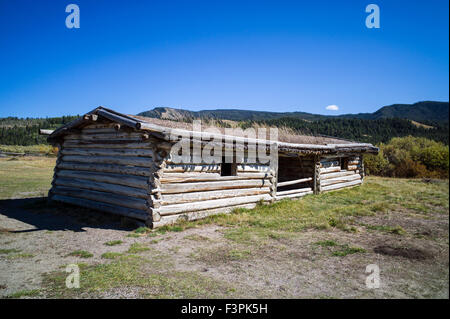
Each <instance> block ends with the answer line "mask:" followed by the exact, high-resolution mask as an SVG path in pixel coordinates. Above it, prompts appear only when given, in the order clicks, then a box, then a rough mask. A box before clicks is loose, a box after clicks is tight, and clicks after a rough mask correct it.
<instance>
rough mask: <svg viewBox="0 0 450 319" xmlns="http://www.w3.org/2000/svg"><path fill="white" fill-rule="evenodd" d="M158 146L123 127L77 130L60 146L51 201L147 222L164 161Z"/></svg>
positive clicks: (50, 195)
mask: <svg viewBox="0 0 450 319" xmlns="http://www.w3.org/2000/svg"><path fill="white" fill-rule="evenodd" d="M155 145H156V143H155V140H153V139H151V138H149V137H148V136H146V135H145V134H142V133H139V132H134V131H133V130H131V129H128V128H120V125H118V124H112V123H109V124H108V123H103V124H102V123H96V124H90V125H87V126H85V127H84V128H82V129H80V130H77V131H74V132H72V133H71V134H68V135H66V136H65V137H64V141H63V142H62V144H61V145H60V150H59V154H58V159H57V163H56V167H55V172H54V178H53V182H52V188H51V190H50V192H49V198H50V199H52V200H55V201H61V202H65V203H69V204H75V205H78V206H83V207H87V208H92V209H96V210H100V211H105V212H108V213H114V214H119V215H124V216H128V217H132V218H137V219H140V220H144V221H147V220H148V219H149V217H150V216H151V215H150V214H151V202H150V193H151V189H152V185H151V181H152V172H153V171H155V169H156V167H157V164H158V160H159V159H160V158H159V155H158V151H159V150H158V149H157V148H156V147H155ZM166 147H167V145H166Z"/></svg>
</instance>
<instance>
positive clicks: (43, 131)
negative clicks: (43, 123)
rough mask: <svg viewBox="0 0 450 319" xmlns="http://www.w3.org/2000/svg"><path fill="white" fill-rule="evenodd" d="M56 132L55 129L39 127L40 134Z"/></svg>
mask: <svg viewBox="0 0 450 319" xmlns="http://www.w3.org/2000/svg"><path fill="white" fill-rule="evenodd" d="M53 132H54V130H45V129H42V128H41V129H39V134H40V135H50V134H52V133H53Z"/></svg>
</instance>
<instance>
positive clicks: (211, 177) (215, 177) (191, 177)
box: [159, 173, 269, 183]
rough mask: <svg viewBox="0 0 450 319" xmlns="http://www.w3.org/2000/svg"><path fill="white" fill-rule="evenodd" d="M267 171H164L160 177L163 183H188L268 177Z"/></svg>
mask: <svg viewBox="0 0 450 319" xmlns="http://www.w3.org/2000/svg"><path fill="white" fill-rule="evenodd" d="M268 177H269V175H268V174H266V173H245V174H242V175H241V174H238V175H237V176H221V175H220V174H219V173H163V175H162V176H161V177H160V178H159V180H160V181H161V183H187V182H206V181H235V180H243V179H264V178H268Z"/></svg>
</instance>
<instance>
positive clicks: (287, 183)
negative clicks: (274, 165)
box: [277, 177, 312, 187]
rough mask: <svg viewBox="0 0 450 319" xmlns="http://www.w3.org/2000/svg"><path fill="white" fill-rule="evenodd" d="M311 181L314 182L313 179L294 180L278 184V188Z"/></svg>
mask: <svg viewBox="0 0 450 319" xmlns="http://www.w3.org/2000/svg"><path fill="white" fill-rule="evenodd" d="M310 181H312V177H307V178H301V179H295V180H292V181H287V182H281V183H278V184H277V187H282V186H288V185H295V184H300V183H305V182H310Z"/></svg>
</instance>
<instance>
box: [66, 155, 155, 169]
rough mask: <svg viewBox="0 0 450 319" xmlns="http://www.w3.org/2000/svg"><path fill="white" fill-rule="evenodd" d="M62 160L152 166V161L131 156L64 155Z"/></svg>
mask: <svg viewBox="0 0 450 319" xmlns="http://www.w3.org/2000/svg"><path fill="white" fill-rule="evenodd" d="M62 160H63V161H65V162H79V163H98V164H119V165H132V166H140V167H152V165H153V160H152V159H151V158H147V157H145V158H143V157H131V156H78V155H64V156H63V157H62Z"/></svg>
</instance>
